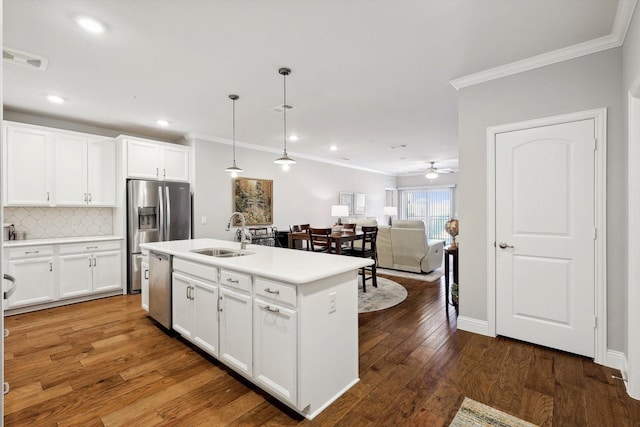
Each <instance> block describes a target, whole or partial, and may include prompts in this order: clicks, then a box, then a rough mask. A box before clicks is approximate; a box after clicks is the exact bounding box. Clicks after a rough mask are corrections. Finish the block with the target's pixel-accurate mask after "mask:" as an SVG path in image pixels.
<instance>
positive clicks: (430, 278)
mask: <svg viewBox="0 0 640 427" xmlns="http://www.w3.org/2000/svg"><path fill="white" fill-rule="evenodd" d="M376 270H377V271H378V273H379V274H386V275H388V276H396V277H406V278H408V279H417V280H422V281H424V282H435V281H436V280H440V278H441V277H442V275H443V274H444V273H443V271H442V267H440V268H436V269H435V270H433V271H432V272H431V273H411V272H409V271H401V270H391V269H389V268H379V267H378V268H377V269H376Z"/></svg>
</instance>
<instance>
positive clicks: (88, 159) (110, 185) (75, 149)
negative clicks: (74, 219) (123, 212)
mask: <svg viewBox="0 0 640 427" xmlns="http://www.w3.org/2000/svg"><path fill="white" fill-rule="evenodd" d="M55 148H56V156H55V157H56V162H55V183H56V191H55V202H54V203H55V205H56V206H115V204H116V143H115V141H114V140H112V139H104V138H92V137H88V136H83V135H70V134H57V135H55Z"/></svg>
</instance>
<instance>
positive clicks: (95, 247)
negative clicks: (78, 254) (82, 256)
mask: <svg viewBox="0 0 640 427" xmlns="http://www.w3.org/2000/svg"><path fill="white" fill-rule="evenodd" d="M87 249H98V247H97V246H87Z"/></svg>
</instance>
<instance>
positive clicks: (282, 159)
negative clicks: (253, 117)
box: [273, 68, 296, 171]
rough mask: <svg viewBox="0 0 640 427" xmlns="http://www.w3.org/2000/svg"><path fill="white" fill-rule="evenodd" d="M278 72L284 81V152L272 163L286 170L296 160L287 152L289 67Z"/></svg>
mask: <svg viewBox="0 0 640 427" xmlns="http://www.w3.org/2000/svg"><path fill="white" fill-rule="evenodd" d="M278 73H280V74H282V80H283V83H284V101H283V102H282V114H283V117H284V153H282V157H280V158H278V159H275V160H274V161H273V163H277V164H279V165H282V170H285V171H287V170H289V165H293V164H295V163H296V161H295V160H293V159H292V158H291V157H289V155H288V154H287V110H288V109H289V108H291V107H290V106H289V105H287V76H288V75H289V74H291V69H289V68H280V69H279V70H278Z"/></svg>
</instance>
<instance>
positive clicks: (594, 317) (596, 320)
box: [593, 316, 598, 329]
mask: <svg viewBox="0 0 640 427" xmlns="http://www.w3.org/2000/svg"><path fill="white" fill-rule="evenodd" d="M597 327H598V316H593V328H594V329H595V328H597Z"/></svg>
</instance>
